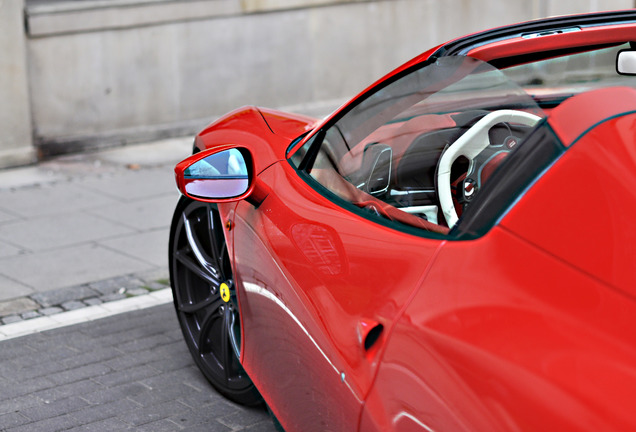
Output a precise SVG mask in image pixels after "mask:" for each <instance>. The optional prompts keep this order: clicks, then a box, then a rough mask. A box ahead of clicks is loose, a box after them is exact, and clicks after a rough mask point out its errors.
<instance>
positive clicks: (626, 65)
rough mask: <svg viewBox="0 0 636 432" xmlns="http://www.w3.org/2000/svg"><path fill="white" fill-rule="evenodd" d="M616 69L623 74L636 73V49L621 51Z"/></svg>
mask: <svg viewBox="0 0 636 432" xmlns="http://www.w3.org/2000/svg"><path fill="white" fill-rule="evenodd" d="M616 71H617V72H618V73H619V74H621V75H636V51H620V52H619V53H618V57H617V59H616Z"/></svg>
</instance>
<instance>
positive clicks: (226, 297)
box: [219, 282, 230, 303]
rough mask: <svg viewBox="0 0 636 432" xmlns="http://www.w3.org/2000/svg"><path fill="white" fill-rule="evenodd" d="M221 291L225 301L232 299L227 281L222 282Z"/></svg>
mask: <svg viewBox="0 0 636 432" xmlns="http://www.w3.org/2000/svg"><path fill="white" fill-rule="evenodd" d="M219 292H220V293H221V298H222V299H223V301H224V302H225V303H227V302H229V301H230V287H229V286H228V285H227V284H226V283H225V282H223V283H222V284H221V287H220V289H219Z"/></svg>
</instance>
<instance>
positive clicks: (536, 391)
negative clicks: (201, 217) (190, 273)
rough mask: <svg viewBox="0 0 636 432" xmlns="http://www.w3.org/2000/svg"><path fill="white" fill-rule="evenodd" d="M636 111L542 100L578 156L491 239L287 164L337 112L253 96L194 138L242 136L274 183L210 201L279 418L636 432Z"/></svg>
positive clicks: (616, 93)
mask: <svg viewBox="0 0 636 432" xmlns="http://www.w3.org/2000/svg"><path fill="white" fill-rule="evenodd" d="M626 35H627V36H626ZM626 37H627V38H628V39H631V40H636V25H634V24H611V25H609V26H602V25H598V26H596V27H584V28H581V29H580V30H577V31H573V32H570V33H559V34H554V35H546V36H540V37H536V38H533V39H528V38H523V37H511V38H507V39H501V40H499V39H498V40H494V41H490V42H489V43H484V44H481V45H479V46H476V47H473V48H471V49H470V50H469V53H470V55H471V56H475V57H477V58H480V59H482V60H496V59H500V58H508V57H515V56H520V55H523V54H527V53H531V52H538V51H549V50H561V49H563V50H567V49H569V48H572V47H576V46H580V45H585V44H597V45H604V44H612V43H616V42H619V41H624V40H625V38H626ZM440 47H441V46H440ZM440 47H437V48H434V49H432V50H430V51H427V52H426V53H424V54H422V55H420V56H418V57H417V58H416V59H414V60H412V61H411V62H409V63H407V64H405V65H403V66H402V67H400V68H398V69H396V70H395V71H393V72H391V73H390V74H388V75H387V76H386V77H384V78H383V79H382V80H380V81H379V82H382V81H384V80H387V79H390V78H391V77H393V76H395V75H396V74H398V73H399V72H400V71H404V70H406V69H407V68H408V67H410V66H413V65H415V64H417V63H420V62H424V61H426V60H427V59H428V58H429V57H430V56H431V55H433V54H434V53H437V52H438V51H439V50H440ZM372 89H373V86H371V87H369V88H368V89H367V90H365V91H364V92H362V93H361V94H360V95H358V96H356V98H354V99H353V100H356V99H358V98H361V97H363V96H364V95H365V94H366V93H367V92H369V91H371V90H372ZM343 109H344V110H346V105H345V107H344V108H343ZM635 110H636V90H633V89H627V88H618V89H616V88H613V89H612V88H610V89H603V90H597V91H594V92H591V93H584V94H582V95H579V96H575V97H573V98H571V99H570V100H568V101H566V102H564V103H563V104H561V105H560V106H558V107H556V108H555V109H553V110H551V112H550V116H549V117H548V123H549V125H550V127H551V128H552V130H553V131H554V133H555V135H556V137H557V138H558V139H559V141H560V143H561V144H562V145H563V146H564V147H566V148H567V150H566V151H565V152H564V153H563V155H562V156H561V157H560V158H559V159H558V160H556V161H555V162H554V164H553V165H551V166H550V168H549V169H548V170H546V172H545V173H544V174H543V175H542V176H540V178H538V180H537V181H536V182H535V183H534V184H532V185H531V187H529V188H528V189H527V190H526V191H524V193H523V194H522V196H521V197H519V199H518V200H517V201H516V202H515V203H513V204H512V205H511V206H510V208H509V209H508V211H507V212H506V213H505V215H504V216H503V217H502V218H501V220H500V221H499V222H498V223H497V224H496V225H495V226H494V227H493V228H491V229H490V230H489V231H488V232H487V233H486V234H485V235H483V236H482V237H480V238H477V239H473V240H461V241H454V240H445V239H443V238H442V239H440V238H439V237H435V236H430V238H428V237H427V236H426V235H421V236H418V235H412V234H410V233H406V232H402V231H399V230H395V229H392V228H390V227H388V226H384V225H382V224H379V223H376V222H374V221H372V220H369V219H367V218H364V217H361V216H359V215H357V214H355V213H352V212H351V211H349V210H348V209H346V208H344V207H342V206H340V205H339V204H337V203H335V202H332V201H330V200H329V199H327V198H326V197H325V195H324V194H323V193H322V192H323V191H321V189H320V186H319V185H317V183H316V182H314V181H313V180H311V179H310V178H309V177H308V176H306V175H305V176H303V175H301V173H299V172H298V170H296V169H295V168H294V167H293V166H292V165H291V164H290V163H289V162H288V161H287V157H288V156H289V155H292V154H293V153H294V152H295V151H296V150H297V149H298V148H299V147H301V146H302V145H303V144H304V143H305V142H307V141H308V140H309V139H311V137H312V136H313V135H314V134H316V133H317V131H318V130H319V129H320V126H321V125H325V124H328V123H329V122H331V121H332V120H333V119H334V118H336V117H337V116H339V115H340V113H341V112H339V111H337V112H335V113H334V114H332V115H331V116H330V117H329V118H327V119H325V120H324V121H322V122H319V121H316V120H314V119H310V118H307V117H303V116H296V115H285V114H283V113H280V112H277V111H272V110H258V109H256V108H252V107H248V108H243V109H240V110H237V111H235V112H233V113H231V114H229V115H228V116H226V117H224V118H222V119H220V120H219V121H217V122H216V123H214V124H213V125H211V126H210V127H209V128H207V129H206V130H205V131H203V132H202V133H201V134H200V135H199V136H198V137H197V141H196V146H197V148H198V149H200V150H204V149H213V148H216V147H217V146H220V145H228V144H237V145H241V146H243V147H245V148H247V149H249V151H250V152H251V153H252V154H253V159H254V161H255V167H254V171H255V173H256V175H257V178H256V179H255V180H254V181H255V182H257V183H258V187H259V188H260V189H261V190H264V191H269V192H267V193H265V195H266V198H265V199H263V200H261V201H259V202H258V203H257V205H254V203H250V202H246V201H240V202H237V203H223V204H219V211H220V213H221V216H222V220H223V221H229V222H231V224H230V225H228V226H231V230H228V231H226V237H227V240H228V248H229V251H230V257H232V258H233V262H234V272H235V277H236V279H237V285H236V286H237V291H238V298H239V299H240V315H241V329H242V334H243V338H242V347H241V351H240V352H241V363H242V365H243V367H244V368H245V370H246V371H247V373H248V374H249V376H250V377H251V378H252V380H253V381H254V383H255V384H256V386H257V388H258V389H259V390H260V391H261V393H262V395H263V397H264V399H265V401H266V402H267V403H268V404H269V405H270V407H271V409H272V411H273V412H274V414H275V415H276V416H277V417H278V419H279V420H280V422H281V424H282V425H283V426H284V427H285V429H286V430H287V431H288V432H292V431H303V432H307V431H313V430H315V431H329V430H332V431H353V430H360V431H364V432H366V431H372V432H373V431H378V432H379V431H440V430H466V431H473V430H488V431H500V430H501V431H504V430H563V431H569V430H572V431H574V430H590V431H591V430H635V429H636V415H635V414H634V413H636V399H634V397H633V389H634V388H636V369H635V368H634V365H635V364H636V336H634V335H635V334H636V333H635V332H634V329H635V328H636V303H635V302H634V299H635V298H636V271H635V270H634V256H636V230H635V229H634V223H633V221H632V220H631V219H632V218H633V215H634V214H636V199H635V198H636V194H635V193H634V192H633V185H634V184H636V178H635V177H636V150H635V148H634V140H635V137H636V112H635ZM311 129H313V130H314V131H313V132H311V133H309V134H308V135H307V136H306V137H305V138H304V139H302V140H298V142H297V143H296V144H295V146H294V148H293V149H292V150H291V151H289V146H290V144H291V141H292V140H293V139H295V138H297V137H299V136H300V135H301V134H303V133H305V132H307V131H309V130H311ZM405 139H406V138H405ZM610 144H611V148H612V150H611V151H609V150H608V148H609V145H610ZM564 185H565V186H564ZM546 203H549V205H546ZM619 208H620V209H621V210H620V211H616V209H619ZM370 335H372V336H374V337H371V336H370ZM375 336H378V337H377V339H376V338H375ZM367 341H368V342H369V343H368V344H367V343H366V342H367ZM599 395H602V397H599Z"/></svg>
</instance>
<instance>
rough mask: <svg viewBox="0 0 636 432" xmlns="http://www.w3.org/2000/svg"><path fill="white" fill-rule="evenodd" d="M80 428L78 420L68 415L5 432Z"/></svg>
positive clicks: (52, 431) (34, 431)
mask: <svg viewBox="0 0 636 432" xmlns="http://www.w3.org/2000/svg"><path fill="white" fill-rule="evenodd" d="M76 426H80V423H79V420H77V419H75V418H73V417H72V416H71V415H70V414H63V415H61V416H58V417H53V418H47V419H44V420H40V421H37V422H34V423H27V424H24V425H22V426H18V427H17V428H11V429H7V432H39V431H47V432H55V431H62V430H67V429H70V428H72V427H76Z"/></svg>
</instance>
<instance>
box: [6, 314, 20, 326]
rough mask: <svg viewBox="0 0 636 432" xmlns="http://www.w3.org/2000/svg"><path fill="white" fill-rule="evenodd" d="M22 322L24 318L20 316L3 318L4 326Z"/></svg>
mask: <svg viewBox="0 0 636 432" xmlns="http://www.w3.org/2000/svg"><path fill="white" fill-rule="evenodd" d="M20 321H22V317H21V316H20V315H11V316H8V317H4V318H2V324H11V323H16V322H20Z"/></svg>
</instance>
